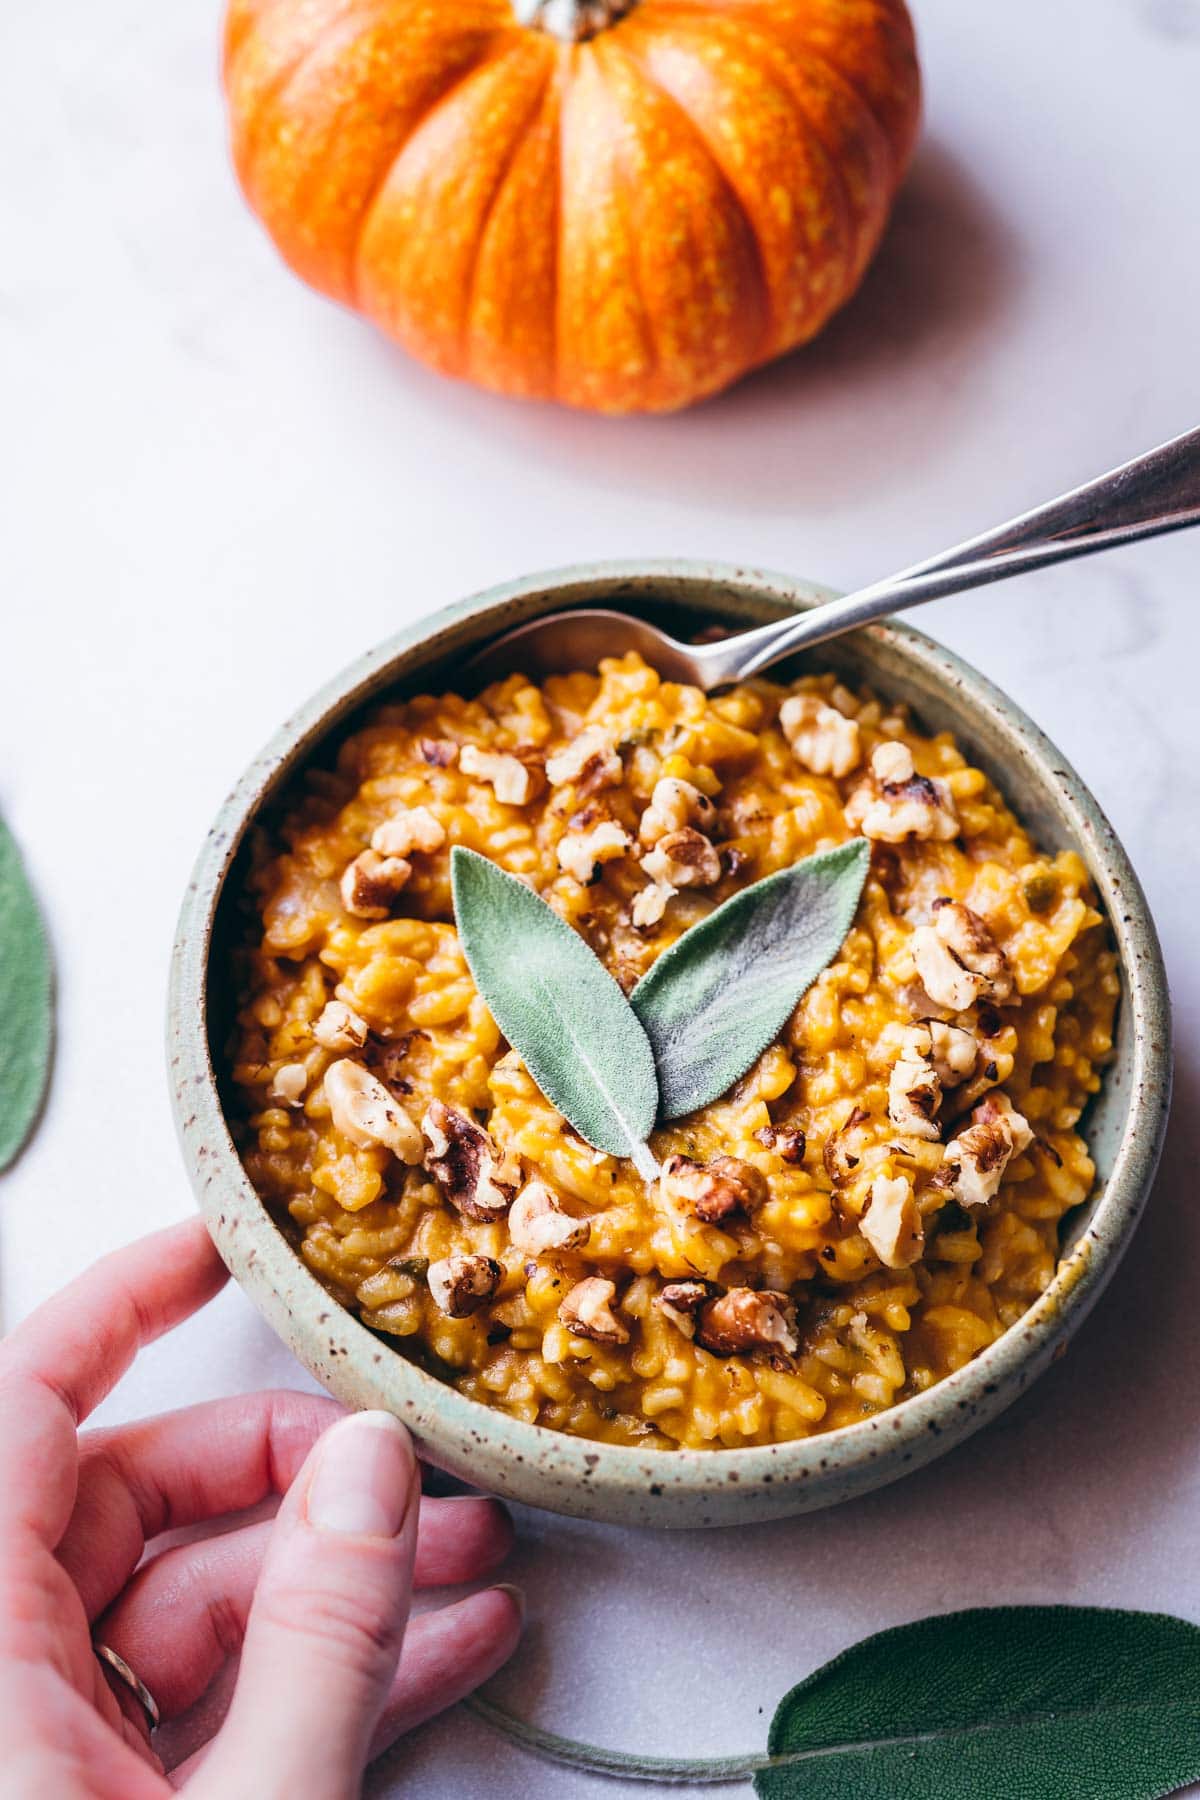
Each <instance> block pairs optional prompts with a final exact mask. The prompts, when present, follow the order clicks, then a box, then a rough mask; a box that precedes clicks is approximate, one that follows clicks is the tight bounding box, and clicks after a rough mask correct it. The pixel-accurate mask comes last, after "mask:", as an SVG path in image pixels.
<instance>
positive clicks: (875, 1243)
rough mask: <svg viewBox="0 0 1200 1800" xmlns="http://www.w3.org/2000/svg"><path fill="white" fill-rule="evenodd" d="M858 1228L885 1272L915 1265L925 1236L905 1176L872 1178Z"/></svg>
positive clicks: (909, 1185)
mask: <svg viewBox="0 0 1200 1800" xmlns="http://www.w3.org/2000/svg"><path fill="white" fill-rule="evenodd" d="M858 1228H859V1230H860V1231H861V1232H862V1234H863V1236H864V1237H865V1238H866V1240H867V1242H868V1244H870V1246H871V1248H872V1250H873V1251H874V1252H875V1254H876V1256H877V1257H878V1258H879V1260H880V1262H881V1263H882V1264H883V1266H884V1268H885V1269H907V1268H909V1267H910V1266H911V1264H913V1263H915V1262H916V1261H917V1259H918V1257H919V1256H920V1254H921V1252H922V1250H923V1249H924V1248H925V1233H924V1231H923V1229H922V1226H921V1214H920V1212H919V1211H918V1209H917V1202H916V1197H915V1195H914V1194H913V1189H912V1182H911V1181H909V1179H908V1177H907V1176H906V1175H897V1176H896V1177H895V1178H894V1179H893V1178H891V1177H889V1176H887V1175H877V1176H876V1177H875V1179H874V1181H873V1182H872V1183H871V1192H870V1194H869V1195H868V1197H867V1204H866V1207H865V1208H864V1210H863V1216H862V1218H861V1220H860V1221H859V1227H858Z"/></svg>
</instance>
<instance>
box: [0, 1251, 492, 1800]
mask: <svg viewBox="0 0 1200 1800" xmlns="http://www.w3.org/2000/svg"><path fill="white" fill-rule="evenodd" d="M224 1279H225V1270H224V1268H223V1267H222V1265H221V1263H220V1261H219V1259H218V1257H217V1255H216V1252H215V1250H214V1249H213V1247H212V1244H211V1242H210V1240H209V1237H208V1234H207V1232H206V1231H205V1229H204V1226H203V1224H202V1223H201V1222H200V1221H199V1220H188V1221H187V1222H186V1223H185V1224H182V1225H178V1226H173V1227H171V1228H170V1229H169V1230H167V1231H162V1232H158V1233H156V1234H155V1235H154V1236H152V1237H148V1238H143V1239H142V1240H141V1241H140V1242H139V1243H136V1244H132V1245H130V1246H129V1247H128V1248H127V1249H124V1250H119V1251H117V1252H116V1253H115V1254H114V1255H112V1256H109V1257H106V1258H105V1259H104V1260H103V1261H102V1262H100V1263H97V1264H96V1265H95V1267H94V1268H92V1269H90V1270H89V1271H88V1272H87V1273H86V1274H84V1275H82V1276H81V1277H80V1278H79V1279H78V1280H77V1281H75V1282H73V1283H72V1284H71V1285H70V1286H69V1287H68V1288H66V1289H65V1290H64V1291H63V1292H62V1293H61V1294H59V1295H57V1296H56V1297H55V1298H54V1299H52V1300H50V1301H48V1302H47V1303H46V1304H45V1305H44V1306H42V1307H40V1308H39V1309H38V1311H37V1312H35V1313H34V1314H32V1316H31V1317H30V1318H28V1319H27V1320H26V1321H25V1322H24V1323H23V1324H22V1325H20V1326H19V1327H18V1328H17V1330H16V1331H14V1332H13V1333H12V1335H11V1336H10V1337H9V1338H8V1339H7V1340H6V1341H5V1342H4V1343H3V1344H0V1446H3V1458H2V1460H0V1758H2V1759H3V1768H4V1776H3V1783H2V1785H3V1789H4V1792H5V1793H6V1794H12V1795H14V1796H20V1797H21V1800H26V1797H29V1800H35V1797H36V1800H42V1797H43V1796H44V1797H45V1800H82V1797H84V1796H86V1797H87V1800H164V1796H167V1795H169V1794H171V1793H172V1792H173V1791H174V1786H173V1785H172V1783H169V1782H168V1781H167V1779H166V1777H165V1775H164V1773H163V1768H162V1764H161V1763H160V1761H159V1759H158V1757H157V1756H156V1755H155V1753H154V1751H153V1750H152V1748H151V1747H150V1741H149V1729H148V1724H147V1721H146V1719H145V1716H144V1713H143V1710H142V1708H141V1706H140V1704H139V1702H138V1701H137V1699H136V1698H135V1696H134V1695H133V1693H132V1692H131V1691H130V1690H128V1689H127V1688H126V1687H125V1686H124V1685H123V1684H122V1683H121V1682H120V1681H119V1680H118V1679H117V1678H115V1677H110V1676H109V1675H107V1674H106V1673H105V1670H104V1667H103V1665H102V1664H101V1663H100V1661H99V1660H98V1659H97V1657H96V1655H95V1653H94V1651H93V1648H92V1638H93V1633H94V1635H95V1637H96V1639H97V1640H99V1641H101V1642H103V1643H105V1644H108V1645H109V1646H110V1647H111V1648H112V1649H113V1650H115V1651H116V1652H117V1653H118V1654H119V1655H120V1656H122V1657H123V1658H124V1659H125V1661H126V1662H128V1663H129V1664H130V1666H131V1667H132V1668H133V1669H134V1670H135V1671H136V1673H137V1675H138V1676H139V1677H140V1678H141V1680H142V1681H143V1682H144V1683H145V1684H146V1686H147V1687H148V1688H149V1690H150V1692H151V1693H152V1694H153V1695H154V1697H155V1699H156V1700H157V1702H158V1705H159V1707H160V1709H161V1712H162V1715H163V1717H164V1718H170V1717H173V1716H176V1715H177V1714H179V1713H181V1712H183V1711H185V1710H186V1709H187V1708H188V1707H189V1706H191V1705H192V1704H193V1702H194V1701H196V1700H197V1699H198V1698H199V1697H200V1695H201V1694H202V1693H203V1692H204V1691H205V1689H206V1688H207V1687H208V1685H209V1683H210V1681H211V1680H212V1678H213V1677H214V1675H215V1674H216V1673H217V1672H218V1670H219V1669H220V1668H221V1667H222V1665H223V1664H224V1663H225V1661H226V1659H227V1658H228V1657H229V1656H231V1655H233V1654H235V1653H237V1651H238V1650H239V1648H240V1650H241V1665H240V1669H239V1672H238V1678H237V1684H236V1687H235V1689H234V1694H233V1699H232V1701H231V1703H230V1707H229V1711H228V1713H227V1714H226V1717H225V1719H224V1721H223V1723H222V1724H221V1726H220V1728H219V1730H218V1731H217V1733H216V1735H215V1737H214V1738H213V1739H212V1740H211V1742H210V1743H209V1744H208V1745H207V1746H205V1748H204V1749H202V1750H201V1751H199V1752H198V1753H197V1754H196V1756H195V1757H193V1758H191V1759H190V1760H189V1762H188V1763H187V1764H185V1765H184V1766H183V1767H182V1768H181V1769H179V1770H176V1771H175V1772H174V1776H173V1783H174V1785H182V1786H184V1787H185V1788H186V1791H187V1793H188V1796H189V1800H210V1797H211V1800H217V1797H218V1796H219V1800H239V1797H240V1796H241V1795H246V1796H250V1795H253V1796H254V1797H255V1800H275V1796H279V1797H280V1800H282V1797H283V1796H284V1795H286V1796H287V1800H343V1797H349V1796H352V1795H357V1794H358V1792H359V1790H360V1786H361V1780H362V1771H363V1768H364V1765H365V1764H366V1762H367V1760H368V1758H369V1757H370V1756H372V1755H374V1754H376V1753H377V1752H378V1751H379V1750H381V1749H383V1748H384V1747H385V1746H386V1745H387V1744H389V1743H391V1742H392V1741H393V1740H394V1739H395V1738H396V1737H398V1736H399V1735H400V1734H401V1733H402V1732H404V1731H407V1730H409V1729H410V1728H411V1727H412V1726H414V1725H417V1724H419V1723H420V1722H421V1721H422V1720H423V1719H427V1718H429V1717H430V1716H431V1715H432V1714H434V1713H436V1712H439V1711H441V1709H442V1708H443V1707H446V1706H449V1705H450V1704H451V1703H452V1702H453V1701H455V1700H457V1699H460V1698H461V1697H462V1695H464V1694H466V1693H468V1692H470V1690H471V1689H472V1688H473V1687H475V1686H477V1685H478V1683H479V1682H481V1681H483V1680H485V1679H486V1678H487V1676H488V1675H490V1674H491V1673H492V1671H493V1670H494V1669H496V1668H497V1667H498V1666H499V1665H500V1664H501V1663H502V1662H503V1661H504V1660H505V1658H506V1657H507V1656H508V1655H509V1654H510V1653H511V1651H512V1650H513V1648H514V1646H515V1644H516V1641H517V1637H518V1635H519V1632H520V1604H519V1600H518V1598H517V1596H516V1595H515V1593H514V1591H513V1590H512V1589H509V1588H502V1587H501V1588H491V1589H488V1590H486V1591H484V1592H483V1593H477V1594H473V1595H472V1596H471V1597H470V1598H468V1599H466V1600H460V1601H458V1602H457V1603H456V1604H455V1605H453V1606H447V1607H444V1608H443V1609H442V1610H440V1611H436V1612H428V1613H424V1614H422V1615H421V1616H420V1617H419V1618H415V1619H413V1620H412V1621H411V1623H410V1622H409V1620H408V1610H409V1602H410V1599H411V1596H412V1589H413V1586H414V1583H415V1585H416V1586H418V1587H437V1586H442V1585H449V1584H453V1583H457V1582H465V1581H474V1580H476V1579H478V1578H479V1577H480V1576H481V1575H483V1574H484V1573H485V1572H486V1571H488V1570H489V1569H491V1568H493V1567H494V1566H495V1565H496V1564H497V1563H498V1562H499V1561H500V1560H501V1559H502V1558H503V1556H504V1555H505V1554H506V1552H507V1550H508V1548H509V1545H510V1543H511V1537H512V1531H511V1526H510V1523H509V1520H508V1516H507V1514H506V1513H505V1512H504V1510H503V1508H502V1507H500V1506H499V1505H498V1504H497V1503H496V1502H495V1501H491V1500H475V1499H461V1500H437V1499H426V1500H424V1501H422V1500H421V1496H420V1480H419V1475H418V1470H417V1465H416V1461H415V1459H414V1456H413V1451H412V1446H411V1444H410V1442H409V1439H408V1434H407V1433H406V1432H405V1430H404V1428H403V1427H402V1426H401V1425H399V1424H398V1423H397V1422H396V1421H395V1420H394V1419H392V1418H390V1417H389V1416H388V1415H387V1414H385V1413H359V1414H352V1415H351V1416H349V1417H343V1416H342V1412H341V1409H340V1408H339V1407H338V1406H337V1405H335V1403H334V1402H333V1401H332V1400H328V1399H326V1398H324V1397H319V1396H316V1395H309V1394H300V1393H287V1392H282V1393H267V1394H248V1395H245V1396H242V1397H239V1398H236V1399H231V1400H218V1401H212V1402H208V1403H205V1404H203V1405H200V1406H192V1407H188V1408H186V1409H185V1410H183V1411H181V1412H176V1413H167V1414H164V1415H163V1416H162V1417H160V1418H154V1419H147V1420H144V1421H141V1422H139V1423H137V1424H131V1425H123V1426H118V1427H116V1428H115V1429H112V1430H104V1431H95V1432H88V1433H83V1434H79V1433H78V1431H77V1427H78V1425H79V1423H80V1422H81V1421H82V1420H83V1419H85V1418H86V1417H87V1415H88V1414H89V1413H90V1412H91V1411H92V1410H93V1408H95V1407H96V1406H97V1405H98V1404H99V1403H100V1401H101V1400H102V1399H103V1398H104V1396H105V1395H106V1394H107V1393H108V1391H109V1390H110V1389H111V1388H112V1387H113V1386H114V1385H115V1383H116V1382H117V1381H118V1380H119V1379H120V1377H121V1376H122V1375H123V1374H124V1372H125V1370H126V1369H127V1368H128V1367H129V1365H130V1363H131V1362H132V1361H133V1358H134V1356H135V1355H136V1354H137V1351H138V1350H139V1348H140V1347H141V1346H142V1345H144V1344H147V1343H149V1342H151V1340H152V1339H154V1338H156V1337H158V1336H160V1335H161V1334H162V1333H163V1332H165V1331H169V1330H171V1328H172V1327H173V1326H175V1325H177V1324H179V1323H180V1321H181V1320H183V1319H185V1318H187V1317H188V1315H189V1314H190V1313H192V1312H194V1311H195V1310H196V1309H197V1307H200V1306H203V1305H204V1303H205V1302H206V1301H207V1300H209V1299H211V1298H212V1296H213V1295H214V1294H215V1293H216V1292H217V1290H218V1289H219V1288H220V1286H221V1285H222V1283H223V1281H224ZM322 1434H324V1435H322ZM318 1440H319V1441H318ZM272 1493H276V1494H282V1495H283V1496H284V1498H283V1501H282V1504H281V1505H280V1508H279V1512H278V1514H277V1516H276V1518H275V1519H274V1521H268V1522H264V1523H260V1524H253V1525H243V1526H241V1527H235V1528H234V1529H231V1530H228V1531H226V1532H225V1533H224V1535H221V1536H217V1537H210V1538H207V1539H205V1540H203V1541H201V1542H197V1543H191V1544H186V1545H182V1546H179V1547H176V1548H172V1549H167V1550H164V1551H162V1552H161V1553H159V1554H158V1555H155V1556H153V1557H152V1558H151V1559H150V1560H148V1561H147V1562H145V1563H142V1562H141V1558H142V1555H143V1552H144V1551H145V1548H146V1546H147V1544H149V1543H150V1542H151V1540H153V1539H154V1538H155V1537H157V1536H158V1535H159V1534H160V1533H162V1532H165V1531H170V1530H174V1529H177V1528H178V1527H181V1526H186V1525H191V1524H195V1523H197V1522H199V1521H202V1520H208V1519H215V1518H217V1517H218V1516H219V1515H223V1514H226V1513H233V1512H240V1511H242V1510H243V1509H245V1508H247V1507H250V1506H253V1505H255V1504H256V1503H257V1502H259V1501H261V1500H264V1499H265V1498H267V1497H268V1496H269V1495H271V1494H272ZM139 1564H140V1566H139Z"/></svg>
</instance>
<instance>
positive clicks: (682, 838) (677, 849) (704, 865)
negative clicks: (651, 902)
mask: <svg viewBox="0 0 1200 1800" xmlns="http://www.w3.org/2000/svg"><path fill="white" fill-rule="evenodd" d="M642 868H643V869H644V871H645V872H646V874H647V875H648V876H649V877H650V879H651V881H656V882H664V883H665V884H666V885H667V886H668V887H672V888H685V887H713V886H715V884H716V883H717V882H718V881H720V879H721V858H720V854H719V853H718V851H716V850H715V849H714V848H713V846H712V844H711V843H710V842H709V840H708V839H707V838H706V837H705V836H704V833H703V832H702V831H695V830H693V828H692V827H691V826H690V825H689V826H686V827H685V829H684V830H683V831H668V832H667V834H666V836H665V837H661V838H659V840H658V842H657V844H655V846H654V848H653V850H648V851H647V852H646V854H645V856H643V858H642Z"/></svg>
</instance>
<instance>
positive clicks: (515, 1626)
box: [370, 1587, 525, 1756]
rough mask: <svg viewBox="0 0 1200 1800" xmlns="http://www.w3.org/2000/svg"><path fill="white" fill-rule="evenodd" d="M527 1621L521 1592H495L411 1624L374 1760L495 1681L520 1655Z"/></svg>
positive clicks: (374, 1744)
mask: <svg viewBox="0 0 1200 1800" xmlns="http://www.w3.org/2000/svg"><path fill="white" fill-rule="evenodd" d="M524 1616H525V1605H524V1600H523V1598H522V1595H521V1593H520V1591H519V1590H518V1589H517V1588H513V1587H494V1588H486V1589H485V1590H484V1592H483V1593H482V1594H471V1595H469V1596H468V1598H467V1599H466V1600H459V1601H458V1602H457V1603H456V1604H455V1605H454V1606H443V1607H441V1608H439V1609H438V1611H436V1612H427V1613H422V1614H421V1616H420V1618H417V1619H411V1620H410V1621H409V1626H408V1630H407V1631H406V1633H405V1634H404V1651H403V1654H402V1656H401V1658H400V1667H399V1669H398V1670H397V1671H396V1679H395V1681H394V1682H393V1683H392V1689H391V1692H390V1693H389V1695H388V1697H387V1701H386V1703H385V1705H384V1709H383V1713H382V1715H381V1716H380V1720H379V1723H378V1725H377V1726H376V1728H375V1735H374V1737H373V1739H372V1742H371V1752H370V1753H371V1755H372V1756H378V1755H379V1753H380V1752H381V1751H382V1750H386V1749H387V1747H388V1745H389V1744H392V1743H394V1742H395V1741H396V1739H397V1738H398V1737H403V1735H404V1733H405V1732H406V1731H412V1730H414V1729H415V1727H416V1726H418V1725H421V1724H424V1722H425V1720H426V1719H432V1718H433V1717H434V1715H435V1714H436V1713H440V1712H444V1711H445V1709H446V1708H447V1707H448V1706H453V1705H454V1704H455V1703H456V1702H457V1701H459V1700H461V1699H462V1698H463V1696H464V1695H466V1694H469V1693H471V1692H472V1691H473V1690H474V1689H475V1688H477V1687H478V1686H479V1684H480V1682H483V1681H486V1680H487V1679H488V1678H489V1676H491V1675H494V1674H495V1673H496V1670H497V1669H498V1668H500V1667H501V1665H502V1664H503V1663H506V1662H507V1661H508V1659H509V1657H510V1656H511V1655H512V1653H513V1651H514V1650H515V1649H516V1647H517V1644H518V1642H519V1641H520V1637H521V1625H522V1622H523V1620H524Z"/></svg>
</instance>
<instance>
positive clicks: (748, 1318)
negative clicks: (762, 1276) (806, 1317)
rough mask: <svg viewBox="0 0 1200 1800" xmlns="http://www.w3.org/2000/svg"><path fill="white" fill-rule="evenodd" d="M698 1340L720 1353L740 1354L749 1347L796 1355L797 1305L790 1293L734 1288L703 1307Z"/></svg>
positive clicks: (697, 1335) (725, 1354)
mask: <svg viewBox="0 0 1200 1800" xmlns="http://www.w3.org/2000/svg"><path fill="white" fill-rule="evenodd" d="M696 1342H697V1343H699V1344H702V1345H703V1346H704V1348H705V1349H706V1350H711V1351H713V1353H714V1354H715V1355H717V1356H737V1355H738V1354H739V1353H740V1352H742V1351H746V1350H771V1351H775V1352H776V1353H778V1352H783V1353H784V1354H785V1355H788V1356H792V1355H794V1353H795V1350H796V1344H797V1338H796V1309H795V1307H794V1306H793V1305H792V1302H791V1301H790V1300H789V1298H788V1296H787V1295H786V1294H776V1293H773V1292H772V1291H771V1290H770V1289H763V1290H762V1291H761V1292H760V1291H758V1290H756V1289H755V1288H747V1287H737V1288H730V1290H729V1292H728V1293H727V1294H722V1295H721V1296H720V1298H719V1299H716V1300H709V1301H708V1302H707V1304H706V1305H704V1306H702V1307H701V1309H700V1315H699V1319H698V1322H697V1325H696Z"/></svg>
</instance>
